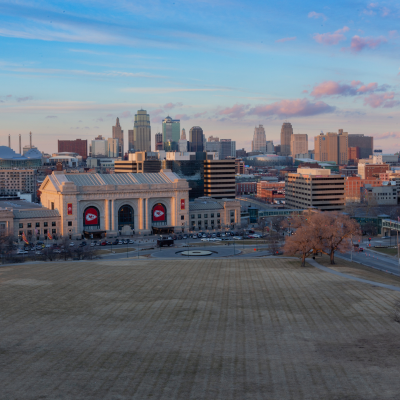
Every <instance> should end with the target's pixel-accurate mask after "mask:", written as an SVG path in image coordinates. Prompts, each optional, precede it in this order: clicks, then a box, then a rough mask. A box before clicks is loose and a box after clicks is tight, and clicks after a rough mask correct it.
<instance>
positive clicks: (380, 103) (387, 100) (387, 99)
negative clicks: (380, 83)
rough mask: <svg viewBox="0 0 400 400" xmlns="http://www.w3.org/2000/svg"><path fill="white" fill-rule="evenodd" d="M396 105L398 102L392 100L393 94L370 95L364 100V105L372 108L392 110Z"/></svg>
mask: <svg viewBox="0 0 400 400" xmlns="http://www.w3.org/2000/svg"><path fill="white" fill-rule="evenodd" d="M398 104H399V102H398V101H395V100H394V92H389V93H382V94H376V93H371V94H370V95H369V96H367V97H366V98H365V99H364V105H368V106H370V107H372V108H378V107H384V108H392V107H394V106H396V105H398Z"/></svg>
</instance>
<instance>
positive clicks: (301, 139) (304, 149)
mask: <svg viewBox="0 0 400 400" xmlns="http://www.w3.org/2000/svg"><path fill="white" fill-rule="evenodd" d="M307 153H308V135H307V134H303V133H296V134H294V135H292V137H291V139H290V154H291V156H292V157H295V156H296V155H297V154H307Z"/></svg>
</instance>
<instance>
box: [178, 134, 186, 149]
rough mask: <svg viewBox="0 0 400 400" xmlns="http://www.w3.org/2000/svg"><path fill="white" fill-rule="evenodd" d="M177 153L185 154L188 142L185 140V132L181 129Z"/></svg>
mask: <svg viewBox="0 0 400 400" xmlns="http://www.w3.org/2000/svg"><path fill="white" fill-rule="evenodd" d="M178 147H179V151H180V152H185V151H188V141H187V139H186V131H185V129H182V133H181V138H180V139H179V146H178Z"/></svg>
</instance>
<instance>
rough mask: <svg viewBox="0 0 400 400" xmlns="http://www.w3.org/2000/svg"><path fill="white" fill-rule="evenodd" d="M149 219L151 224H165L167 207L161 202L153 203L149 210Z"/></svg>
mask: <svg viewBox="0 0 400 400" xmlns="http://www.w3.org/2000/svg"><path fill="white" fill-rule="evenodd" d="M151 220H152V225H153V226H164V225H167V207H165V206H164V204H162V203H157V204H154V206H153V208H152V210H151Z"/></svg>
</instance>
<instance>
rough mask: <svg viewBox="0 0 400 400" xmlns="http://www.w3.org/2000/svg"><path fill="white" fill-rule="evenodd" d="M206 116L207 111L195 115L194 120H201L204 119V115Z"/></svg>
mask: <svg viewBox="0 0 400 400" xmlns="http://www.w3.org/2000/svg"><path fill="white" fill-rule="evenodd" d="M206 114H207V111H204V112H202V113H197V114H194V115H193V118H200V117H202V116H203V115H206Z"/></svg>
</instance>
